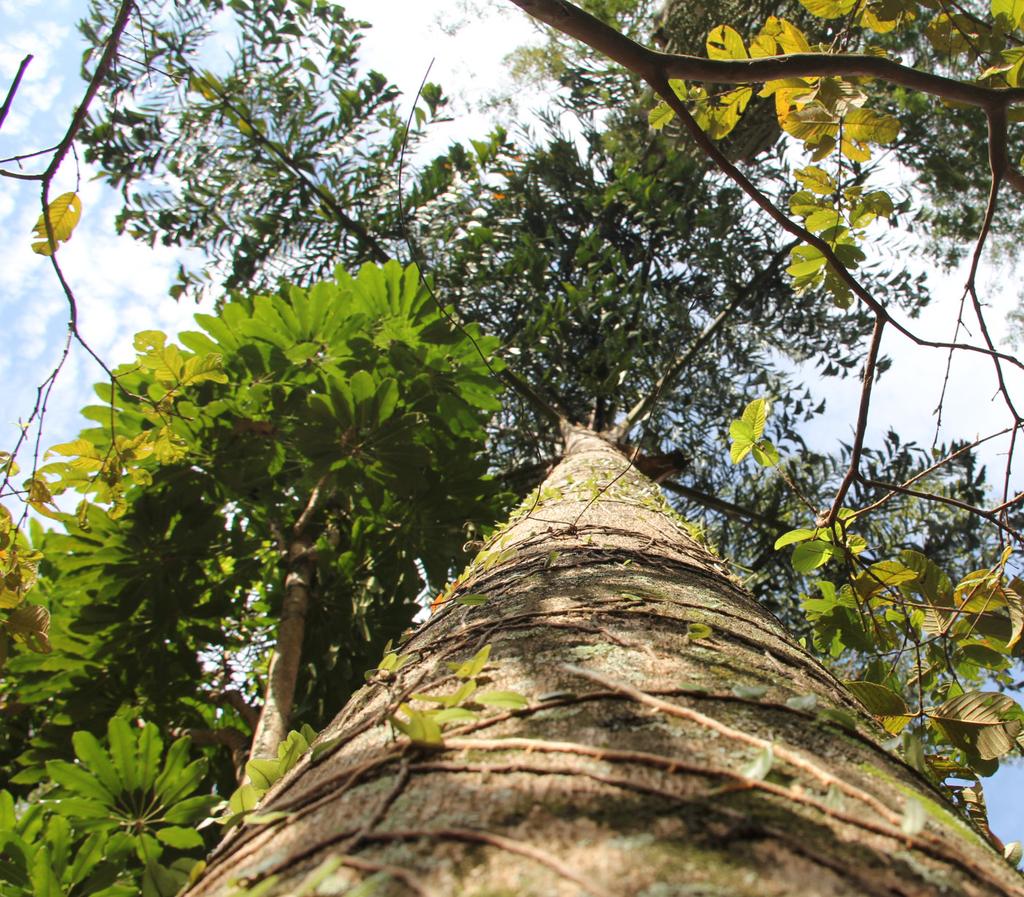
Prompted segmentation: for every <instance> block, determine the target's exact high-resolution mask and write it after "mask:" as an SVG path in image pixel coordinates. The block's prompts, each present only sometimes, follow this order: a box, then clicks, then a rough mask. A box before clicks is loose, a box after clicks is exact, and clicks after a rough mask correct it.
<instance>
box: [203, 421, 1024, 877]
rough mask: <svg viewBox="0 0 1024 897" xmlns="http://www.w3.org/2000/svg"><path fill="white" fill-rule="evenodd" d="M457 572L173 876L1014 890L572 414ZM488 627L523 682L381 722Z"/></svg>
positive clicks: (498, 670) (960, 825)
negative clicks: (336, 709) (316, 745)
mask: <svg viewBox="0 0 1024 897" xmlns="http://www.w3.org/2000/svg"><path fill="white" fill-rule="evenodd" d="M470 594H472V595H485V596H488V599H489V600H488V601H487V602H486V603H485V604H481V605H474V606H464V605H461V604H459V603H457V602H456V601H449V602H448V603H447V604H446V605H445V606H444V607H443V608H442V609H441V610H440V611H439V612H438V613H436V614H435V615H434V616H433V617H431V619H430V620H429V621H428V622H427V623H425V624H424V625H423V626H421V627H420V629H419V631H418V632H417V633H416V634H415V635H414V636H413V637H412V638H411V639H410V640H409V641H408V643H406V644H405V645H403V646H402V648H401V650H402V651H403V652H405V653H413V654H415V655H416V657H417V659H416V660H414V661H413V662H411V663H409V664H408V665H406V666H404V667H403V668H401V670H400V671H399V672H398V673H397V675H395V676H388V677H386V678H385V677H384V676H382V675H381V674H378V677H377V680H378V681H375V682H373V683H371V684H370V685H369V686H367V687H366V688H365V689H363V690H362V691H360V692H359V693H358V694H356V695H355V696H354V698H353V699H352V700H351V702H350V703H349V705H348V707H347V708H346V709H345V710H344V711H343V712H342V713H341V714H340V715H339V716H338V717H337V718H336V719H335V721H334V722H333V723H332V724H331V725H330V726H329V727H328V729H327V730H326V731H325V733H324V735H323V736H322V739H321V744H323V745H324V748H322V749H321V753H320V754H319V756H317V757H316V759H315V760H314V759H312V757H307V758H305V759H304V760H303V761H302V762H301V763H300V765H299V767H298V768H297V769H296V770H294V771H293V772H292V773H291V774H290V775H289V776H287V777H286V779H285V780H283V781H282V782H281V783H280V784H279V785H278V786H277V787H276V788H275V789H274V790H273V791H272V792H271V793H269V794H268V795H267V797H266V799H265V800H264V802H263V804H262V805H261V807H260V812H271V811H278V810H280V811H285V815H283V816H282V817H281V818H278V819H277V820H276V821H270V822H268V823H266V824H262V825H248V826H244V827H243V828H241V829H240V830H238V831H236V832H234V833H232V834H231V835H230V836H229V837H228V838H227V839H226V840H225V842H224V843H223V844H222V845H221V846H220V847H219V848H218V850H217V851H215V853H214V854H213V856H212V858H211V860H210V863H209V865H208V867H207V869H206V871H205V873H204V875H203V876H202V878H201V879H200V880H199V881H198V882H197V883H196V885H194V887H193V889H192V890H191V891H190V892H189V894H190V895H193V897H198V895H214V894H227V893H231V890H232V887H238V886H239V885H241V886H243V888H244V887H249V888H252V889H253V890H254V891H255V887H256V886H257V885H258V884H259V883H267V880H268V879H276V884H272V885H270V884H269V883H267V885H265V886H266V887H267V890H265V891H264V890H260V891H259V893H260V894H268V895H276V894H293V893H294V894H300V893H301V894H320V895H327V894H332V895H333V894H342V893H346V888H347V887H351V886H352V885H353V884H354V883H356V882H358V881H359V880H361V879H363V878H365V877H366V876H368V875H371V874H377V875H378V876H379V887H377V889H375V890H373V889H372V886H371V889H370V890H369V891H368V892H371V893H373V894H381V895H391V894H430V895H438V897H441V895H444V897H448V895H479V897H483V895H499V894H500V895H513V894H515V895H537V897H550V895H577V894H590V895H595V897H604V895H617V897H621V895H638V897H639V895H643V897H676V895H679V897H681V895H692V897H697V895H703V897H711V895H721V897H738V895H751V897H754V895H756V897H765V895H795V894H800V895H819V894H820V895H828V897H839V895H871V897H878V895H893V897H896V895H900V897H910V895H914V897H917V895H939V894H944V895H977V897H982V895H985V897H992V895H1011V894H1013V895H1020V894H1022V893H1024V890H1022V888H1021V878H1020V877H1019V875H1018V874H1017V873H1016V872H1015V871H1014V870H1012V869H1011V868H1010V867H1009V866H1008V865H1007V864H1006V863H1005V862H1004V861H1003V859H1002V858H1001V857H1000V856H999V855H998V853H997V852H996V851H995V850H994V849H993V848H992V846H991V845H990V844H988V843H987V842H986V841H985V840H984V839H983V838H982V837H981V836H980V835H979V834H978V833H977V832H976V831H975V830H974V829H973V828H972V827H971V825H970V824H969V823H967V822H966V821H965V820H964V819H963V818H962V817H961V816H960V815H959V814H958V813H957V812H956V810H955V809H954V808H953V807H952V806H951V805H949V804H948V803H946V802H945V800H944V799H943V797H942V796H941V795H940V794H939V792H938V791H936V790H935V789H934V788H932V787H931V786H930V785H929V784H928V783H927V782H926V781H925V780H924V779H923V778H922V777H921V776H920V775H918V774H917V773H916V772H915V771H914V770H912V769H911V768H910V767H908V766H907V765H906V764H904V763H903V762H902V761H901V760H899V759H898V758H897V757H895V756H893V755H892V754H890V753H888V752H887V751H886V750H884V749H883V748H882V747H881V743H882V742H883V741H884V740H885V739H886V735H885V733H884V732H883V731H882V730H881V729H880V728H879V727H878V726H877V725H876V724H875V723H874V722H873V721H872V719H871V718H870V717H869V716H868V715H867V714H866V712H865V711H864V710H863V709H862V708H861V707H860V705H859V704H858V703H857V702H856V701H855V700H854V699H853V697H852V696H851V695H850V694H849V692H848V691H847V690H846V689H845V688H844V687H843V686H842V684H841V683H839V682H838V681H837V680H836V679H835V678H834V677H833V676H832V675H831V674H830V673H828V672H827V671H826V670H825V669H824V668H823V667H822V666H821V665H819V664H818V663H817V662H816V661H815V660H814V659H812V658H811V657H810V656H809V655H808V654H807V653H806V652H805V651H804V650H803V649H802V648H801V647H799V646H798V645H797V644H795V643H794V642H793V640H792V639H790V638H789V637H788V636H787V635H786V633H785V632H784V631H783V629H782V627H781V625H780V624H779V622H778V621H777V620H776V619H775V618H774V617H773V616H771V615H770V614H769V613H767V612H766V611H764V610H763V609H762V608H761V607H760V606H758V604H757V603H756V602H755V601H754V600H753V599H752V598H751V596H750V595H749V594H748V593H747V592H745V591H744V590H743V589H742V588H740V587H739V586H738V585H737V583H736V582H735V581H734V580H733V579H732V578H731V577H730V576H729V573H728V570H727V568H726V566H725V565H724V564H723V563H722V562H721V561H720V560H719V559H717V558H716V557H715V556H714V555H712V554H711V553H710V552H709V551H708V550H707V549H706V548H705V547H704V546H702V545H701V544H699V543H698V542H697V541H695V540H694V538H693V537H692V536H691V535H690V533H689V531H688V529H687V527H686V526H685V525H684V524H683V523H682V522H681V521H680V520H679V518H678V517H676V516H675V515H673V514H672V512H671V511H670V510H669V509H668V506H667V505H666V503H665V501H664V498H663V496H662V495H661V493H660V491H659V490H658V489H657V488H656V487H655V486H654V485H653V484H652V483H651V482H650V480H648V479H647V478H646V477H644V476H643V475H642V474H640V473H638V472H637V471H636V470H635V469H631V468H628V465H627V463H626V460H625V458H624V457H623V455H622V454H621V453H620V452H619V451H618V450H617V449H616V448H614V447H612V446H611V445H609V444H608V443H607V442H605V441H604V440H602V439H601V438H600V437H598V436H597V435H595V434H593V433H589V432H586V431H581V430H575V431H572V432H570V433H569V435H568V438H567V446H566V455H565V458H564V460H563V461H562V462H561V464H559V465H558V467H557V468H556V469H555V470H554V471H553V472H552V473H551V475H550V476H549V477H548V479H547V480H546V481H545V483H544V484H543V486H542V487H541V488H540V490H539V492H538V493H537V494H535V495H534V496H532V497H530V498H528V499H527V500H526V502H525V503H524V504H523V505H522V506H521V507H520V509H519V510H518V511H517V512H516V513H515V514H514V515H513V517H512V520H511V521H510V523H509V525H508V526H507V528H504V529H503V530H502V531H501V532H499V533H498V534H496V536H495V538H494V539H492V540H491V542H490V543H489V544H488V545H487V546H486V547H485V549H484V551H483V552H481V556H479V557H478V558H477V560H476V561H474V563H473V564H472V565H471V566H470V568H469V569H468V570H467V572H466V574H465V575H464V577H463V578H462V579H461V580H460V583H459V585H458V588H457V590H456V592H455V596H456V597H459V596H466V595H470ZM470 600H471V601H472V599H470ZM485 645H491V646H492V651H491V654H490V659H489V662H488V664H487V666H486V668H485V669H484V670H483V672H482V673H480V674H479V675H478V676H477V684H478V685H479V687H480V688H481V689H486V690H489V691H490V690H495V689H497V690H505V691H514V692H519V693H521V694H523V695H525V696H526V697H527V698H528V699H529V705H528V706H527V707H526V708H524V709H520V710H495V709H494V708H493V707H487V708H485V709H484V710H483V711H482V712H481V713H480V715H479V718H478V719H477V720H476V721H475V722H468V723H467V722H456V723H450V724H448V726H447V727H446V728H445V730H444V733H443V738H444V742H443V745H435V746H424V745H420V744H413V743H411V742H410V741H409V739H408V738H406V737H405V736H402V735H399V736H397V737H396V735H395V733H394V732H393V731H392V729H391V727H390V726H389V724H388V723H387V718H388V716H389V715H390V714H392V713H395V712H396V711H397V709H398V704H399V702H400V701H408V700H410V695H411V694H412V693H417V692H418V693H422V692H429V693H431V694H434V695H437V694H448V693H451V692H453V691H454V690H455V688H456V687H457V686H458V685H459V682H460V680H458V679H457V674H455V675H453V674H452V673H450V672H449V669H450V668H449V667H448V666H446V663H450V662H453V661H454V662H460V661H465V660H467V659H469V658H471V657H473V656H474V654H475V653H476V652H478V651H479V650H480V649H481V648H482V647H483V646H485ZM462 672H463V674H465V671H462ZM481 697H482V696H481ZM793 698H800V699H801V700H799V701H796V702H791V703H790V704H787V701H789V700H790V699H793ZM472 702H473V696H470V697H469V699H468V700H467V701H466V702H465V703H467V704H468V705H469V706H470V707H473V706H474V705H473V703H472ZM414 705H415V706H417V707H420V708H423V709H425V708H427V707H428V706H430V705H428V704H424V703H420V702H414ZM837 711H838V712H837ZM850 718H852V720H854V721H855V722H856V731H850V730H848V729H847V728H844V725H843V723H842V721H843V720H844V719H846V720H849V719H850ZM836 720H838V722H836ZM908 808H909V809H908ZM271 818H272V819H273V817H271ZM311 875H312V878H310V879H307V876H311ZM233 882H234V885H233V884H232V883H233ZM316 882H319V884H317V883H316ZM303 883H304V884H305V887H303ZM242 893H245V891H244V890H243V891H242ZM360 893H362V892H360Z"/></svg>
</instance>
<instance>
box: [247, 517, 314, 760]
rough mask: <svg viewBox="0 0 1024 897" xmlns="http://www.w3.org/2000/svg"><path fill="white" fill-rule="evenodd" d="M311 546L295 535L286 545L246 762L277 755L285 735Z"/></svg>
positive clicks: (307, 590) (310, 577)
mask: <svg viewBox="0 0 1024 897" xmlns="http://www.w3.org/2000/svg"><path fill="white" fill-rule="evenodd" d="M312 551H313V543H312V541H311V540H310V539H309V538H307V537H306V536H298V537H297V538H295V539H294V540H293V541H292V542H291V544H289V546H288V561H287V564H288V566H287V572H286V573H285V579H284V600H283V601H282V602H281V620H280V622H279V623H278V627H277V641H276V643H275V645H274V656H273V657H272V658H271V659H270V667H269V669H268V670H267V688H266V693H265V695H264V698H263V709H262V710H261V711H260V719H259V723H257V725H256V731H255V732H253V736H252V747H251V748H250V749H249V759H254V758H256V757H275V756H277V746H278V745H279V744H280V743H281V742H282V741H283V740H284V738H285V736H286V735H287V734H288V721H289V719H290V717H291V713H292V705H293V703H294V701H295V683H296V681H297V680H298V677H299V662H300V661H301V659H302V640H303V638H304V637H305V634H306V614H307V613H308V612H309V593H310V588H311V587H312V584H313V576H314V575H315V573H316V562H315V561H314V560H313V555H312Z"/></svg>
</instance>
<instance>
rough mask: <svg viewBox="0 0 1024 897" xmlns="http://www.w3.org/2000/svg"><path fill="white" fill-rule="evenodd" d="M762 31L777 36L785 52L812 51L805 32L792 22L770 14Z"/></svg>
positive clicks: (776, 38)
mask: <svg viewBox="0 0 1024 897" xmlns="http://www.w3.org/2000/svg"><path fill="white" fill-rule="evenodd" d="M761 31H762V33H764V34H767V35H769V36H770V37H773V38H775V40H776V41H777V42H778V45H779V47H780V48H781V50H782V52H783V53H811V52H813V51H812V50H811V45H810V43H808V41H807V38H806V37H804V33H803V32H802V31H801V30H800V29H799V28H797V27H796V25H794V24H793V23H792V22H789V21H787V20H786V19H779V18H776V17H775V16H769V17H768V21H767V22H766V23H765V25H764V28H762V29H761Z"/></svg>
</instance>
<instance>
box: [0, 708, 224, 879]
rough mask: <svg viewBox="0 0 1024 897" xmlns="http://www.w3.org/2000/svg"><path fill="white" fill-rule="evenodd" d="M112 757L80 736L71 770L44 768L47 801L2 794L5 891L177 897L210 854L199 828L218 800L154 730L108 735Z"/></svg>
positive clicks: (196, 763)
mask: <svg viewBox="0 0 1024 897" xmlns="http://www.w3.org/2000/svg"><path fill="white" fill-rule="evenodd" d="M106 741H107V747H104V746H103V744H102V743H101V742H100V741H99V740H98V739H97V738H96V737H95V736H94V735H92V734H91V733H90V732H84V731H79V732H75V734H74V738H73V743H74V751H75V757H76V759H75V762H67V761H63V760H51V761H48V762H47V764H46V772H47V775H48V777H49V780H50V783H49V784H48V785H47V786H46V788H45V790H44V791H43V792H42V797H41V799H36V800H34V801H33V802H32V803H30V804H27V805H22V804H17V803H15V801H14V798H13V797H12V796H11V795H10V793H8V792H6V791H0V848H2V849H0V855H2V857H3V860H2V861H0V882H2V883H3V884H4V894H5V895H7V894H9V895H10V897H21V895H24V897H39V895H45V897H65V895H67V897H87V895H88V897H132V895H136V894H139V893H141V894H142V895H143V897H173V895H174V894H176V893H177V891H178V890H179V889H180V888H181V886H182V885H183V884H184V883H185V882H186V881H187V880H188V876H189V873H190V872H191V870H192V869H193V867H194V866H195V865H196V862H197V854H200V853H201V852H202V851H203V850H204V849H205V847H206V845H205V844H204V841H203V838H202V836H201V834H200V833H199V832H198V831H197V830H196V828H195V823H197V822H199V821H200V820H202V819H203V818H205V817H206V815H207V814H208V812H209V810H210V807H211V806H212V805H213V803H214V802H215V799H214V798H213V797H212V796H210V795H208V794H197V793H196V791H197V790H198V789H199V788H200V786H201V785H203V784H205V778H206V761H205V759H202V758H200V759H198V760H192V761H191V762H190V756H189V754H190V742H189V739H187V738H179V739H177V740H176V741H174V742H173V743H172V744H171V746H170V747H169V748H168V749H167V751H166V752H165V751H164V744H163V740H162V739H161V738H160V736H159V734H158V732H157V729H156V727H155V726H154V725H152V724H151V723H146V724H145V725H143V726H142V727H141V728H138V729H136V730H135V731H133V730H132V727H131V726H129V724H128V723H127V721H125V720H124V719H123V718H122V717H114V718H112V719H111V720H110V721H109V724H108V727H107V739H106Z"/></svg>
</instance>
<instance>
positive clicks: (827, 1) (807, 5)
mask: <svg viewBox="0 0 1024 897" xmlns="http://www.w3.org/2000/svg"><path fill="white" fill-rule="evenodd" d="M800 4H801V5H802V6H803V7H804V9H806V10H807V11H808V12H809V13H810V14H811V15H812V16H817V17H818V18H819V19H838V18H840V17H841V16H845V15H848V14H849V12H850V11H851V10H852V9H853V8H854V7H855V6H856V5H857V0H800Z"/></svg>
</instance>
